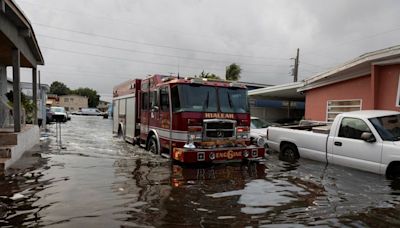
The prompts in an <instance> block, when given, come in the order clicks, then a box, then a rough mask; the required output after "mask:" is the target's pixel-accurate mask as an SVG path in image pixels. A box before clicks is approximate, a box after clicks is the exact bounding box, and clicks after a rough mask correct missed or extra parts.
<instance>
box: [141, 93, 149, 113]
mask: <svg viewBox="0 0 400 228" xmlns="http://www.w3.org/2000/svg"><path fill="white" fill-rule="evenodd" d="M147 109H149V93H148V92H145V93H142V110H147Z"/></svg>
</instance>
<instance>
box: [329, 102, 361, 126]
mask: <svg viewBox="0 0 400 228" xmlns="http://www.w3.org/2000/svg"><path fill="white" fill-rule="evenodd" d="M360 110H361V100H329V101H328V104H327V112H326V121H327V122H333V120H334V119H335V117H336V116H337V115H339V114H340V113H343V112H351V111H360Z"/></svg>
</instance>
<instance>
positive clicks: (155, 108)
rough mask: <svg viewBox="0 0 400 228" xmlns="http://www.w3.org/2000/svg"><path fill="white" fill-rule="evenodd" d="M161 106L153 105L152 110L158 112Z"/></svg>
mask: <svg viewBox="0 0 400 228" xmlns="http://www.w3.org/2000/svg"><path fill="white" fill-rule="evenodd" d="M158 110H159V108H158V106H153V108H151V111H152V112H158Z"/></svg>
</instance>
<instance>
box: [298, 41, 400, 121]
mask: <svg viewBox="0 0 400 228" xmlns="http://www.w3.org/2000/svg"><path fill="white" fill-rule="evenodd" d="M399 77H400V45H399V46H395V47H390V48H386V49H382V50H378V51H374V52H370V53H366V54H364V55H361V56H360V57H358V58H356V59H354V60H351V61H349V62H347V63H345V64H344V65H342V66H340V67H338V68H335V69H332V70H329V71H327V72H324V73H322V74H319V75H317V76H315V77H312V78H310V79H306V80H305V82H304V87H302V88H300V89H299V90H298V91H300V92H302V93H304V94H305V97H306V102H305V103H306V106H305V119H307V120H319V121H332V120H333V119H334V118H335V116H336V115H337V114H339V113H341V112H346V111H355V110H366V109H386V110H395V111H400V99H399V98H400V97H399V96H400V93H399V91H400V80H399Z"/></svg>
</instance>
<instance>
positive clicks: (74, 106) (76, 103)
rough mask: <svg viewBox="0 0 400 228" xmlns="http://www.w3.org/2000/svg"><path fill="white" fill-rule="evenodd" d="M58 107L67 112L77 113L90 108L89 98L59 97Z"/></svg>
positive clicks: (75, 96)
mask: <svg viewBox="0 0 400 228" xmlns="http://www.w3.org/2000/svg"><path fill="white" fill-rule="evenodd" d="M58 105H59V106H61V107H64V108H65V110H66V111H69V112H76V111H79V110H81V109H82V108H87V107H88V98H87V97H83V96H79V95H63V96H60V97H59V102H58Z"/></svg>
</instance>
